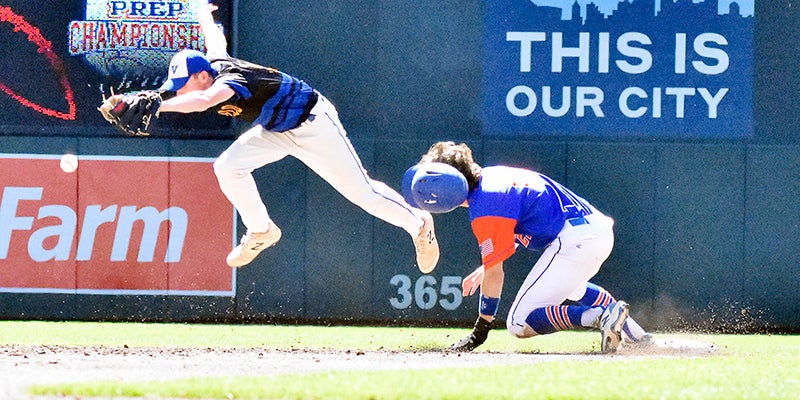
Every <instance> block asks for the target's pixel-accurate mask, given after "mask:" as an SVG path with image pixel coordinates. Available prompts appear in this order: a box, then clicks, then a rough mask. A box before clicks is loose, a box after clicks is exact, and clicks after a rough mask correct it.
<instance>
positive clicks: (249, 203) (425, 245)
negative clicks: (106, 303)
mask: <svg viewBox="0 0 800 400" xmlns="http://www.w3.org/2000/svg"><path fill="white" fill-rule="evenodd" d="M215 10H217V7H216V6H215V5H213V4H207V5H204V6H202V7H201V8H200V10H199V11H198V13H197V18H198V22H199V23H200V28H201V30H202V32H203V35H204V37H205V43H206V48H207V49H208V52H207V53H206V54H203V53H201V52H199V51H195V50H183V51H180V52H178V53H177V54H176V55H175V56H174V57H173V58H172V61H171V62H170V65H169V71H168V79H167V81H166V82H165V83H164V85H163V86H162V87H161V88H160V91H161V92H165V91H172V92H176V93H177V95H176V96H174V97H172V98H169V99H166V100H163V101H162V100H161V97H160V95H159V92H156V91H149V92H147V91H146V92H141V93H137V94H125V95H115V96H112V97H111V98H109V99H106V100H105V101H104V103H103V105H101V106H100V111H101V113H102V114H103V116H104V117H105V118H106V119H107V120H108V121H109V122H110V123H111V124H112V125H114V126H116V127H117V128H119V129H120V130H121V131H122V132H124V133H126V134H128V135H133V136H147V135H149V134H150V131H151V130H152V127H153V123H154V122H155V121H156V119H157V118H158V115H159V113H162V112H177V113H192V112H201V111H205V110H208V109H215V110H216V111H217V112H218V113H220V114H222V115H226V116H230V117H236V118H239V119H241V120H244V121H247V122H250V123H252V127H251V128H250V129H249V130H247V131H246V132H244V133H243V134H242V135H241V136H240V137H239V138H238V139H237V140H236V141H235V142H234V143H233V144H231V145H230V147H228V149H227V150H225V151H224V152H223V153H222V154H221V155H220V156H219V158H218V159H217V160H216V161H215V162H214V172H215V173H216V175H217V179H218V181H219V186H220V189H222V192H223V193H224V194H225V196H226V197H227V198H228V200H229V201H230V202H231V203H232V204H233V205H234V207H236V210H237V211H238V212H239V215H240V216H241V218H242V223H243V224H244V225H245V227H247V232H246V233H245V234H244V236H243V237H242V240H241V243H240V244H239V245H238V246H236V247H234V249H233V250H232V251H231V253H230V254H229V255H228V257H227V263H228V265H230V266H231V267H241V266H244V265H247V264H249V263H250V262H251V261H253V260H254V259H255V258H256V256H257V255H258V254H259V253H260V252H261V251H263V250H264V249H266V248H268V247H270V246H273V245H275V244H276V243H277V242H278V240H280V238H281V230H280V228H278V226H277V225H276V224H275V222H273V220H272V219H271V218H270V216H269V214H268V213H267V207H266V205H264V203H263V201H262V200H261V195H260V194H259V192H258V188H257V187H256V182H255V180H254V179H253V176H252V172H253V170H255V169H256V168H259V167H262V166H264V165H266V164H269V163H272V162H275V161H278V160H280V159H282V158H284V157H286V156H293V157H295V158H297V159H298V160H300V161H301V162H303V163H304V164H305V165H306V166H308V167H309V168H311V169H312V170H313V171H314V172H316V173H317V174H318V175H319V176H320V177H321V178H322V179H324V180H325V181H326V182H328V183H329V184H330V185H331V186H333V187H334V188H335V189H336V190H337V191H338V192H339V193H341V194H342V195H343V196H344V197H345V198H347V199H348V200H349V201H350V202H352V203H354V204H356V205H357V206H359V207H361V208H362V209H364V210H365V211H367V212H368V213H370V214H372V215H373V216H375V217H377V218H380V219H382V220H384V221H386V222H388V223H390V224H392V225H394V226H397V227H400V228H402V229H404V230H405V231H406V232H408V233H409V235H411V237H412V238H413V240H414V246H415V249H416V254H417V266H418V267H419V269H420V270H421V271H422V272H424V273H429V272H431V271H432V270H433V269H434V268H435V267H436V264H437V262H438V260H439V245H438V242H437V240H436V235H435V234H434V227H433V217H432V216H431V215H430V213H428V212H427V211H423V210H420V209H417V208H413V207H411V206H410V205H409V204H408V203H406V202H405V201H404V200H403V197H402V196H401V195H400V194H399V193H398V192H397V191H395V190H393V189H391V188H390V187H389V186H387V185H386V184H384V183H383V182H379V181H376V180H373V179H371V178H370V177H369V175H368V174H367V171H365V170H364V168H363V167H362V165H361V161H360V160H359V157H358V155H357V154H356V152H355V150H354V149H353V146H352V145H351V143H350V140H349V139H348V137H347V132H346V131H345V129H344V127H343V126H342V123H341V122H340V120H339V115H338V113H337V111H336V108H335V107H334V105H333V104H332V103H331V102H330V100H328V99H327V98H326V97H325V96H323V95H322V94H321V93H320V92H319V91H317V90H314V89H313V88H311V87H310V86H309V85H308V84H307V83H306V82H304V81H302V80H300V79H298V78H296V77H294V76H291V75H288V74H286V73H284V72H281V71H278V70H276V69H274V68H267V67H263V66H260V65H256V64H253V63H250V62H247V61H244V60H240V59H235V58H231V57H230V56H229V55H228V53H227V41H226V39H225V35H224V34H223V32H222V30H221V29H220V28H219V27H218V26H217V25H216V24H215V23H214V18H213V15H212V13H213V12H214V11H215Z"/></svg>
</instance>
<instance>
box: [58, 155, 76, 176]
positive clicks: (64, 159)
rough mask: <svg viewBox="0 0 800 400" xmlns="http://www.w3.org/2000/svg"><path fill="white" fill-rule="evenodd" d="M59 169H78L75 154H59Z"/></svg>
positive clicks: (71, 170)
mask: <svg viewBox="0 0 800 400" xmlns="http://www.w3.org/2000/svg"><path fill="white" fill-rule="evenodd" d="M60 165H61V170H62V171H64V172H66V173H72V172H75V170H76V169H78V157H77V156H75V154H64V155H63V156H61V164H60Z"/></svg>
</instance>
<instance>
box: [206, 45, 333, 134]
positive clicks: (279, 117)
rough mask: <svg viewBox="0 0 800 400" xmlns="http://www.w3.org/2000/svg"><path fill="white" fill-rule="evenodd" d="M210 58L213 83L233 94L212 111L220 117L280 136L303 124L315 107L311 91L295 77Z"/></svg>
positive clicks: (314, 96) (247, 63) (253, 66)
mask: <svg viewBox="0 0 800 400" xmlns="http://www.w3.org/2000/svg"><path fill="white" fill-rule="evenodd" d="M211 57H212V58H210V61H211V66H212V67H213V68H214V70H216V72H217V75H216V77H215V78H214V82H215V83H216V82H222V83H225V84H226V85H228V86H230V87H231V89H233V91H234V92H236V94H235V95H234V96H233V97H231V98H230V99H228V100H226V101H224V102H222V103H220V104H218V105H217V106H216V107H215V108H216V110H217V112H218V113H220V114H222V115H225V116H229V117H236V118H239V119H241V120H244V121H247V122H251V123H253V125H261V126H262V127H264V129H266V130H268V131H274V132H283V131H287V130H289V129H294V128H296V127H297V126H299V125H300V124H301V123H303V122H304V121H305V120H306V119H307V118H308V116H309V114H310V112H311V108H313V107H314V105H315V104H316V103H317V97H318V96H317V93H316V92H315V91H314V89H312V88H311V86H309V85H308V84H307V83H305V82H303V81H302V80H300V79H298V78H296V77H294V76H291V75H288V74H286V73H283V72H281V71H278V70H277V69H274V68H268V67H263V66H261V65H258V64H254V63H251V62H247V61H244V60H240V59H237V58H231V57H218V58H213V56H211Z"/></svg>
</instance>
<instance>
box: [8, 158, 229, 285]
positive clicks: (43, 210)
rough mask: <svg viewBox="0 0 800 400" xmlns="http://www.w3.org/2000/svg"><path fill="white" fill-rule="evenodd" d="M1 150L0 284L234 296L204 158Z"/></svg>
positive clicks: (216, 194)
mask: <svg viewBox="0 0 800 400" xmlns="http://www.w3.org/2000/svg"><path fill="white" fill-rule="evenodd" d="M59 160H60V156H56V155H25V154H0V176H2V177H3V179H2V181H1V182H0V292H15V293H78V294H139V295H148V294H150V295H156V294H157V295H190V296H191V295H199V296H234V295H235V278H236V275H235V271H234V270H232V269H231V268H230V267H228V266H227V265H226V263H225V256H226V255H227V253H228V252H229V251H230V249H231V247H232V244H233V241H234V236H235V235H234V233H235V232H234V230H235V221H236V220H235V214H234V211H233V207H232V206H231V205H230V203H228V201H227V200H226V199H225V198H224V196H223V195H222V193H221V192H220V191H219V189H218V188H217V182H216V177H215V176H214V172H213V168H212V164H211V162H212V161H213V159H205V158H175V157H118V156H89V155H86V156H79V164H78V165H79V167H78V169H77V171H75V172H73V173H65V172H63V171H62V170H61V169H60V167H59Z"/></svg>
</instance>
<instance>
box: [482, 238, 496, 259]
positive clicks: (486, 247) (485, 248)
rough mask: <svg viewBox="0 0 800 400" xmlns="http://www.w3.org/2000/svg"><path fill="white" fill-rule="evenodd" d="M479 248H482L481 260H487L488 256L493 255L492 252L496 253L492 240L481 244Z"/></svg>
mask: <svg viewBox="0 0 800 400" xmlns="http://www.w3.org/2000/svg"><path fill="white" fill-rule="evenodd" d="M479 247H480V248H481V258H486V256H488V255H489V254H492V252H493V251H494V245H493V244H492V239H491V238H489V239H486V240H484V241H483V242H481V244H480V246H479Z"/></svg>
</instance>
